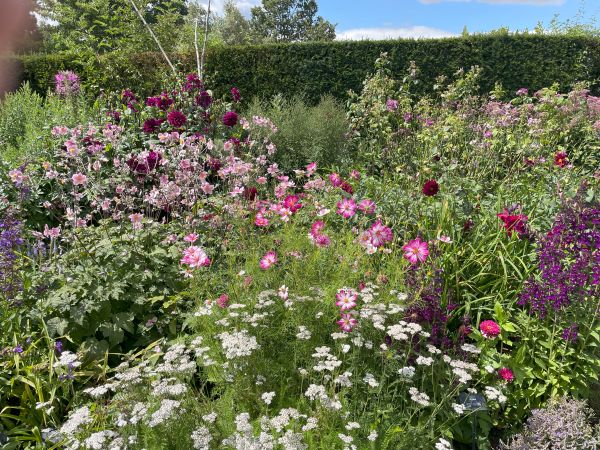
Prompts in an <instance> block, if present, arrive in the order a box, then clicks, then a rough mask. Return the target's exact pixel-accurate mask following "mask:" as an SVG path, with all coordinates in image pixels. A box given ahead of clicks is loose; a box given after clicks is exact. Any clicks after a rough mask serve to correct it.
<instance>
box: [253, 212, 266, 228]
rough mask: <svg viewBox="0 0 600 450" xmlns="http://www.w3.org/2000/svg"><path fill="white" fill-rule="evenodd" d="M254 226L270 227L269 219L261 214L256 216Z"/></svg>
mask: <svg viewBox="0 0 600 450" xmlns="http://www.w3.org/2000/svg"><path fill="white" fill-rule="evenodd" d="M254 225H256V226H257V227H268V226H269V219H267V218H266V217H265V216H263V215H262V214H261V213H258V214H256V218H255V219H254Z"/></svg>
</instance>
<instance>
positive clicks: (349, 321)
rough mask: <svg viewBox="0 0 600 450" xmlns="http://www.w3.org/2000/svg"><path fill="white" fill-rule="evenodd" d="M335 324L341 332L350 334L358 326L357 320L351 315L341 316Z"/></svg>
mask: <svg viewBox="0 0 600 450" xmlns="http://www.w3.org/2000/svg"><path fill="white" fill-rule="evenodd" d="M337 324H338V325H339V326H340V329H341V330H342V331H344V332H346V333H350V332H351V331H352V329H353V328H354V327H355V326H356V325H358V320H356V319H355V318H354V317H353V316H352V314H342V316H341V318H340V320H338V321H337Z"/></svg>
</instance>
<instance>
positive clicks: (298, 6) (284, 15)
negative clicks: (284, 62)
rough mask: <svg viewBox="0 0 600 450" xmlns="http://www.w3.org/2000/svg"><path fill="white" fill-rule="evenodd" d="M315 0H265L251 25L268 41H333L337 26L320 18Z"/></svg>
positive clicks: (255, 13)
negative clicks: (317, 15)
mask: <svg viewBox="0 0 600 450" xmlns="http://www.w3.org/2000/svg"><path fill="white" fill-rule="evenodd" d="M316 14H317V2H316V1H315V0H263V1H262V5H261V6H256V7H254V8H252V19H251V21H250V25H251V27H252V29H253V31H254V33H256V35H258V36H260V37H262V38H263V39H264V40H265V41H266V42H302V41H332V40H334V39H335V25H333V24H331V23H329V22H327V21H326V20H325V19H323V18H322V17H320V16H319V17H316Z"/></svg>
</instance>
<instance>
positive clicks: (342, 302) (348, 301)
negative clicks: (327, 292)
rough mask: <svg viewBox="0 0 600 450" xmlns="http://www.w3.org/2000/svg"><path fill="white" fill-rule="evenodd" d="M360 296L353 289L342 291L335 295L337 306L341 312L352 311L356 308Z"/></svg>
mask: <svg viewBox="0 0 600 450" xmlns="http://www.w3.org/2000/svg"><path fill="white" fill-rule="evenodd" d="M357 298H358V295H357V294H356V292H354V291H353V290H352V289H340V290H339V291H338V293H337V294H335V299H336V300H337V301H336V302H335V306H338V307H339V308H340V310H342V311H346V310H348V309H352V308H354V307H355V306H356V300H357Z"/></svg>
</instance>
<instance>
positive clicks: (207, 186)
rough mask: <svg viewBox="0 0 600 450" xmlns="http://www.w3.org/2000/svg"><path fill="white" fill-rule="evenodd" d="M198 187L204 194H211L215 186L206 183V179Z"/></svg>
mask: <svg viewBox="0 0 600 450" xmlns="http://www.w3.org/2000/svg"><path fill="white" fill-rule="evenodd" d="M200 189H202V192H204V193H205V194H206V195H210V194H212V192H213V191H214V189H215V187H214V186H213V185H212V184H210V183H207V182H206V181H205V182H204V183H202V185H201V186H200Z"/></svg>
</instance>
